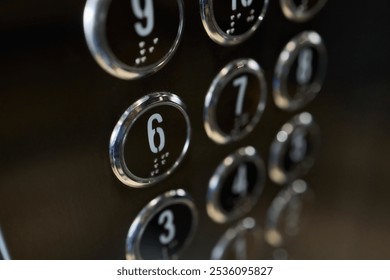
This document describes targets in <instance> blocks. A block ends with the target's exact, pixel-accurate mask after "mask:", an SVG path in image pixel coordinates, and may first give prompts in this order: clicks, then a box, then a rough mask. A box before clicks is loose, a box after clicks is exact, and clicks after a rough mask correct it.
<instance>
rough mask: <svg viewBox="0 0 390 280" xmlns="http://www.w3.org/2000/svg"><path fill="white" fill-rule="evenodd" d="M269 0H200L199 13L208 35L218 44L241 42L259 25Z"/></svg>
mask: <svg viewBox="0 0 390 280" xmlns="http://www.w3.org/2000/svg"><path fill="white" fill-rule="evenodd" d="M268 2H269V0H229V1H226V0H200V14H201V18H202V23H203V26H204V28H205V30H206V32H207V34H208V35H209V37H210V38H211V39H212V40H213V41H214V42H216V43H218V44H220V45H225V46H229V45H236V44H239V43H242V42H243V41H245V40H246V39H248V38H249V37H250V36H252V35H253V33H254V32H255V31H256V30H257V28H258V27H259V26H260V24H261V22H262V21H263V18H264V16H265V13H266V11H267V8H268Z"/></svg>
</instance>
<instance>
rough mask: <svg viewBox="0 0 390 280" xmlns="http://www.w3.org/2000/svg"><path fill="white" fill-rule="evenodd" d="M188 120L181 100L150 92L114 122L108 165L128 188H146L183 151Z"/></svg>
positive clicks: (170, 167) (169, 168) (169, 169)
mask: <svg viewBox="0 0 390 280" xmlns="http://www.w3.org/2000/svg"><path fill="white" fill-rule="evenodd" d="M190 136H191V127H190V120H189V117H188V115H187V113H186V107H185V105H184V103H183V102H182V101H181V99H180V98H179V97H178V96H176V95H174V94H171V93H167V92H156V93H151V94H149V95H147V96H145V97H143V98H141V99H140V100H138V101H136V102H135V103H134V104H133V105H131V106H130V107H129V108H128V109H127V110H126V111H125V112H124V113H123V115H122V117H121V118H120V119H119V121H118V123H117V124H116V126H115V128H114V130H113V132H112V135H111V140H110V149H109V151H110V160H111V167H112V169H113V171H114V173H115V175H116V176H117V177H118V179H119V180H120V181H121V182H122V183H124V184H125V185H127V186H130V187H146V186H149V185H152V184H154V183H157V182H160V181H161V180H163V179H164V178H166V177H167V176H168V175H170V174H171V173H172V172H173V171H174V170H175V169H176V168H177V167H178V166H179V164H180V163H181V161H182V160H183V158H184V155H185V154H186V152H187V150H188V147H189V143H190Z"/></svg>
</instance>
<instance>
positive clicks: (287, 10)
mask: <svg viewBox="0 0 390 280" xmlns="http://www.w3.org/2000/svg"><path fill="white" fill-rule="evenodd" d="M326 2H327V0H318V2H317V4H316V5H315V6H314V7H313V8H312V9H310V10H307V11H304V10H301V9H298V8H297V6H296V5H295V4H294V1H293V0H280V6H281V8H282V11H283V14H284V16H285V17H286V18H288V19H289V20H292V21H295V22H305V21H307V20H309V19H311V18H313V17H314V16H315V15H316V14H317V13H318V12H319V11H320V10H321V9H322V8H323V7H324V6H325V4H326Z"/></svg>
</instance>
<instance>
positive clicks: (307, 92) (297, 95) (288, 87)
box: [273, 31, 327, 111]
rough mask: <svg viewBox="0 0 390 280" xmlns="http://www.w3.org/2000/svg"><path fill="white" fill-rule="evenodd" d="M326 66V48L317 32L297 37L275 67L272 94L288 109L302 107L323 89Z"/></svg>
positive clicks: (305, 33) (276, 101)
mask: <svg viewBox="0 0 390 280" xmlns="http://www.w3.org/2000/svg"><path fill="white" fill-rule="evenodd" d="M326 68H327V51H326V48H325V46H324V44H323V42H322V39H321V37H320V36H319V35H318V34H317V33H316V32H311V31H307V32H303V33H301V34H299V35H297V36H296V37H294V38H293V39H292V40H291V41H290V42H289V43H288V44H287V45H286V47H285V48H284V50H283V51H282V53H281V54H280V56H279V59H278V62H277V64H276V68H275V74H274V75H275V78H274V83H273V84H274V88H273V95H274V101H275V103H276V105H277V106H278V107H279V108H280V109H283V110H286V111H296V110H299V109H301V108H303V107H304V106H305V105H307V104H308V103H309V102H310V101H312V100H313V99H314V98H315V97H316V95H317V94H318V93H319V92H320V90H321V88H322V84H323V82H324V79H325V74H326Z"/></svg>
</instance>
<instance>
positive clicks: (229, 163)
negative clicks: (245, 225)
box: [207, 146, 265, 223]
mask: <svg viewBox="0 0 390 280" xmlns="http://www.w3.org/2000/svg"><path fill="white" fill-rule="evenodd" d="M264 183H265V168H264V163H263V161H262V160H261V158H260V157H259V155H258V154H257V152H256V150H255V149H254V148H253V147H250V146H249V147H244V148H241V149H239V150H237V151H236V152H234V153H233V154H231V155H229V156H228V157H226V158H225V159H224V160H223V162H222V163H221V164H220V165H219V166H218V167H217V169H216V170H215V172H214V174H213V176H212V177H211V179H210V182H209V188H208V192H207V213H208V215H209V216H210V218H211V219H213V220H214V221H215V222H217V223H226V222H229V221H231V220H233V219H236V218H239V217H241V216H242V215H244V214H246V213H247V212H249V211H250V210H251V209H252V208H253V206H254V205H255V204H256V202H257V200H258V198H259V196H260V195H261V192H262V191H263V188H264Z"/></svg>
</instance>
